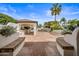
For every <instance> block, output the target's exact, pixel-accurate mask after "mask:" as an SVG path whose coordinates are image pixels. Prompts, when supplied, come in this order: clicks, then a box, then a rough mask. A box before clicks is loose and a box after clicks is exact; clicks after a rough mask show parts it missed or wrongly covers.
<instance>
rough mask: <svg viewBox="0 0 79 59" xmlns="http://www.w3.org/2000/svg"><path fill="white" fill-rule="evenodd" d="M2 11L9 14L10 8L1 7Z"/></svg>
mask: <svg viewBox="0 0 79 59" xmlns="http://www.w3.org/2000/svg"><path fill="white" fill-rule="evenodd" d="M0 10H1V11H5V12H7V11H8V8H6V7H0Z"/></svg>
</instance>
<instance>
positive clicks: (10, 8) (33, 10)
mask: <svg viewBox="0 0 79 59" xmlns="http://www.w3.org/2000/svg"><path fill="white" fill-rule="evenodd" d="M61 5H62V10H61V13H60V15H58V16H57V20H60V19H61V18H62V17H65V18H66V20H70V19H79V4H78V3H62V4H61ZM52 6H53V5H52V3H0V13H3V14H7V15H9V16H11V17H13V18H15V19H17V20H20V19H30V20H34V21H38V23H39V24H40V23H41V24H43V23H44V22H47V21H54V16H52V15H51V11H50V9H51V7H52Z"/></svg>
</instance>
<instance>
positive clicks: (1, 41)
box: [0, 33, 19, 48]
mask: <svg viewBox="0 0 79 59" xmlns="http://www.w3.org/2000/svg"><path fill="white" fill-rule="evenodd" d="M18 37H19V33H14V34H12V35H10V36H8V37H5V36H2V35H0V48H2V47H4V46H6V45H8V44H10V43H11V42H13V41H15V40H16V39H18Z"/></svg>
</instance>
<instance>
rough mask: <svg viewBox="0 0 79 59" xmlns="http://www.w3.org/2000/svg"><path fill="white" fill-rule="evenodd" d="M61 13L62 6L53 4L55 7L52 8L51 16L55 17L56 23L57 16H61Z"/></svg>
mask: <svg viewBox="0 0 79 59" xmlns="http://www.w3.org/2000/svg"><path fill="white" fill-rule="evenodd" d="M60 12H61V5H60V4H58V3H55V4H53V7H52V8H51V15H52V16H53V15H54V16H55V21H56V15H59V14H60Z"/></svg>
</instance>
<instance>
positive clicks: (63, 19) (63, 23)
mask: <svg viewBox="0 0 79 59" xmlns="http://www.w3.org/2000/svg"><path fill="white" fill-rule="evenodd" d="M60 23H61V24H62V26H63V27H64V26H65V24H66V19H65V18H64V17H63V18H61V20H60Z"/></svg>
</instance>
